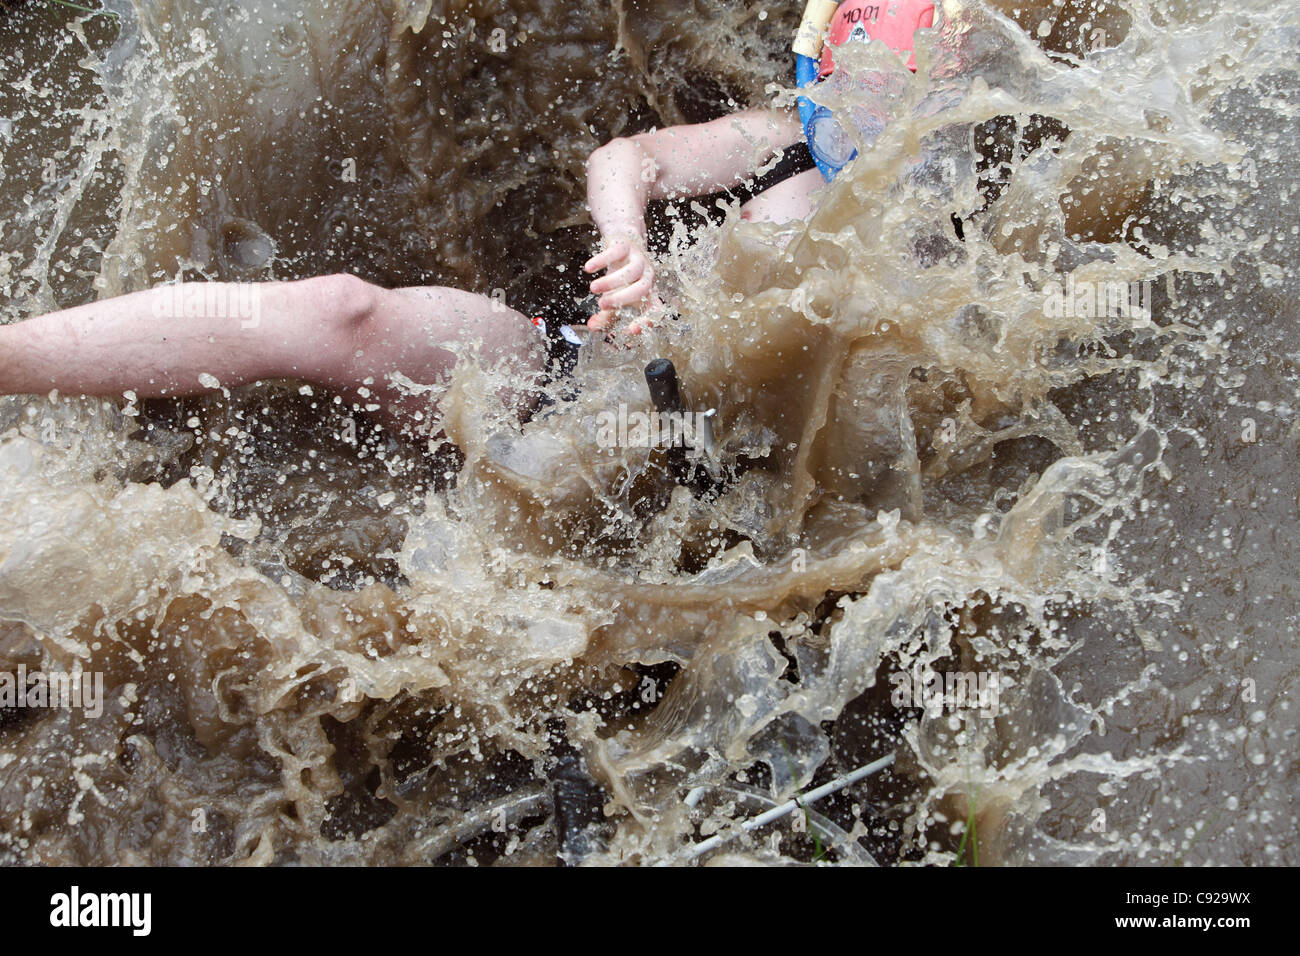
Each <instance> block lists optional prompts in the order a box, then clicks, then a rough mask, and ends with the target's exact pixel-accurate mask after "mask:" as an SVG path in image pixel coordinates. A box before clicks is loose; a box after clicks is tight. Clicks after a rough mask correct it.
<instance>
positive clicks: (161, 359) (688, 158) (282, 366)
mask: <svg viewBox="0 0 1300 956" xmlns="http://www.w3.org/2000/svg"><path fill="white" fill-rule="evenodd" d="M802 135H803V132H802V129H801V127H800V125H799V122H798V120H797V119H796V118H794V116H793V114H790V113H783V112H776V111H764V110H754V111H746V112H741V113H736V114H733V115H731V116H726V117H723V118H721V119H718V120H714V121H712V122H709V123H701V124H696V125H691V126H678V127H671V128H669V129H664V130H659V131H656V132H652V133H642V134H640V135H637V136H632V137H628V138H619V139H615V140H613V141H611V142H609V143H607V144H606V145H604V146H601V147H600V148H598V149H597V150H595V151H594V152H593V153H592V154H591V157H590V158H589V160H588V200H589V203H590V207H591V215H592V219H593V220H594V221H595V223H596V225H597V227H598V228H599V230H600V233H601V236H602V240H603V243H604V249H603V251H602V252H601V253H599V254H598V255H596V256H595V257H593V258H592V259H591V260H589V261H588V262H587V264H586V266H585V268H586V271H587V272H589V273H593V272H598V271H600V270H602V269H608V270H609V271H608V273H607V274H606V275H605V276H603V277H601V278H599V279H596V280H595V281H593V282H592V283H591V290H592V292H593V293H594V294H597V295H599V296H600V311H599V312H598V313H597V314H596V315H594V316H592V317H591V319H590V320H589V322H588V324H589V325H590V326H591V327H593V328H596V329H608V328H609V327H610V325H611V323H612V321H613V318H614V313H615V310H617V309H621V308H626V307H641V308H643V309H645V310H646V311H645V312H643V313H642V315H641V316H640V317H639V318H637V319H636V320H633V321H632V322H630V323H629V324H628V325H627V326H626V327H625V331H627V332H629V333H631V334H639V333H640V332H641V331H642V330H644V329H646V328H649V327H651V325H652V324H653V321H654V319H653V306H655V305H658V304H659V299H658V297H657V295H656V294H655V291H654V270H653V266H652V264H651V262H650V260H649V257H648V256H647V254H646V251H645V239H646V224H645V210H646V203H648V202H649V201H650V200H652V199H662V198H672V197H676V196H687V195H700V194H706V193H710V192H714V191H717V190H719V189H722V188H727V187H731V186H735V185H737V184H738V183H740V182H742V181H743V180H744V179H745V178H746V177H747V176H750V175H752V174H753V173H754V171H755V170H757V169H759V168H760V167H762V166H763V165H764V164H765V163H767V162H768V161H770V160H771V159H772V158H773V157H774V156H775V155H776V153H777V151H778V150H780V149H782V148H784V147H785V146H787V145H789V144H791V143H794V142H797V141H798V140H799V139H800V138H801V137H802ZM820 185H821V177H820V174H818V173H817V171H816V170H809V171H808V172H804V173H800V174H799V175H797V176H794V177H792V178H790V179H788V180H786V181H785V182H783V183H780V184H779V185H777V186H775V187H773V188H772V189H770V190H768V191H766V192H764V193H763V194H761V195H760V196H757V197H755V198H754V199H752V200H751V201H750V202H749V203H747V204H746V205H745V206H744V207H743V209H742V213H741V214H742V218H746V219H754V220H770V221H776V222H783V221H788V220H791V219H802V218H805V217H806V216H807V215H808V213H809V211H810V210H811V208H812V199H811V196H812V193H813V191H814V190H815V189H816V188H817V187H818V186H820ZM204 285H205V290H204V291H205V292H206V291H208V290H207V288H206V286H207V284H204ZM188 291H190V289H189V287H188V286H186V285H184V284H182V285H181V287H180V291H179V293H178V291H177V286H163V287H158V288H154V289H148V290H144V291H141V292H135V293H131V294H129V295H123V296H118V297H115V298H111V299H103V300H100V301H97V302H91V303H88V304H86V305H81V306H76V307H73V308H70V309H63V310H61V311H57V312H51V313H48V314H46V315H41V316H37V317H34V318H31V319H27V320H25V321H22V322H17V323H13V324H10V325H0V394H8V395H22V394H33V395H44V394H48V393H49V392H51V391H58V392H60V393H63V394H78V395H96V396H104V397H119V396H121V395H122V394H123V393H125V392H128V391H129V392H133V393H134V394H135V395H136V396H137V397H139V398H152V397H160V396H179V395H187V394H194V393H198V392H203V391H206V390H210V389H211V388H214V387H216V386H213V385H212V380H213V379H215V380H216V382H217V383H219V386H220V387H222V388H234V387H236V386H240V385H247V384H251V383H254V382H258V381H263V380H267V379H277V378H292V379H298V380H302V381H306V382H312V383H315V384H319V385H323V386H325V387H327V388H330V389H332V390H334V391H337V392H339V393H340V394H342V395H343V396H344V397H345V398H347V399H348V400H349V402H351V403H355V404H356V405H357V406H358V407H360V408H367V407H369V408H368V410H369V411H372V412H373V413H374V414H375V415H376V416H377V417H378V418H379V420H380V421H382V422H383V423H384V424H385V425H386V426H388V427H391V428H394V429H396V430H399V431H403V432H408V433H413V434H423V433H425V432H426V431H427V430H428V426H429V422H430V421H431V419H432V418H433V415H432V412H433V409H432V407H431V404H430V402H429V401H428V399H427V398H421V397H420V396H412V395H409V394H408V393H407V392H405V391H403V390H402V388H401V387H400V385H399V384H398V381H397V379H398V378H401V377H404V378H406V379H409V380H411V381H413V382H416V383H420V384H432V383H433V382H436V381H439V380H440V379H445V378H446V376H447V375H448V373H450V371H451V370H452V368H453V367H454V366H455V364H456V361H457V356H458V355H459V354H462V353H464V352H465V351H466V350H467V349H472V350H474V351H476V353H477V355H478V358H479V360H480V361H482V362H484V363H486V364H493V365H495V364H505V365H506V366H507V368H508V369H509V371H510V373H511V379H512V380H513V381H518V382H520V383H521V385H520V389H519V391H518V392H517V393H511V394H502V395H501V396H500V397H501V398H502V400H503V401H505V402H508V403H521V402H522V401H524V400H525V399H526V397H527V392H528V388H529V385H530V384H531V382H532V381H533V380H534V379H535V376H536V375H538V374H539V373H540V372H541V370H542V369H543V367H544V363H545V355H544V349H543V347H542V344H541V342H540V340H539V338H538V336H537V335H536V334H535V333H534V331H533V329H532V328H531V326H530V324H529V321H528V319H527V317H525V316H524V315H523V314H521V313H519V312H516V311H515V310H513V309H509V308H506V307H505V306H503V305H502V304H501V303H499V302H496V301H494V300H492V299H489V298H487V297H485V296H480V295H475V294H473V293H469V292H462V291H460V290H457V289H448V288H442V287H433V286H426V287H416V288H406V289H383V288H380V287H378V286H375V285H372V284H370V283H367V282H364V281H362V280H361V279H358V278H356V277H355V276H350V275H343V274H339V275H328V276H320V277H317V278H312V279H302V280H298V281H293V282H266V283H259V284H257V286H256V295H257V303H258V316H257V321H256V322H252V321H250V320H249V317H248V316H247V315H241V314H226V313H222V312H221V310H212V309H200V310H198V314H193V313H189V312H183V313H182V314H177V313H178V310H177V308H176V303H177V302H178V301H183V298H184V295H185V293H186V292H188ZM211 291H213V292H226V291H233V289H232V287H229V286H226V287H224V288H221V289H217V288H213V289H212V290H211ZM243 291H244V293H245V295H247V293H248V287H244V289H243ZM234 298H235V297H234V296H231V297H230V299H234ZM218 300H219V301H227V296H225V295H221V296H218ZM228 311H229V310H227V312H228ZM201 376H202V377H203V378H202V379H201V378H200V377H201ZM208 376H210V377H211V378H208Z"/></svg>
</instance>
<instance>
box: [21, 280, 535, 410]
mask: <svg viewBox="0 0 1300 956" xmlns="http://www.w3.org/2000/svg"><path fill="white" fill-rule="evenodd" d="M185 291H187V290H186V289H185V288H184V287H182V289H181V291H180V293H178V292H177V289H176V287H175V286H162V287H158V288H154V289H148V290H145V291H142V292H135V293H131V294H130V295H123V296H118V297H116V298H112V299H104V300H101V301H98V302H92V303H89V304H87V305H81V306H76V307H75V308H71V309H64V310H62V311H59V312H51V313H48V314H46V315H42V316H37V317H35V318H31V319H28V320H26V321H23V322H17V323H14V324H12V325H0V393H2V394H11V395H21V394H46V393H48V392H50V391H51V390H58V391H59V392H62V393H70V394H80V395H100V396H121V395H122V394H123V393H124V392H127V391H131V392H134V393H135V394H136V395H137V396H138V397H140V398H152V397H157V396H176V395H186V394H193V393H196V392H202V391H205V390H208V389H209V388H211V387H213V386H212V385H211V383H210V381H209V382H208V384H205V383H204V382H202V381H200V376H201V375H202V376H205V377H206V376H211V377H212V378H214V379H216V380H217V382H218V383H220V386H221V387H224V388H231V387H234V386H238V385H247V384H250V383H252V382H256V381H261V380H265V379H274V378H293V379H300V380H303V381H307V382H313V383H316V384H319V385H323V386H326V387H327V388H330V389H333V390H336V391H338V392H339V393H341V394H342V395H344V396H345V397H346V398H348V400H349V401H350V402H354V403H355V404H357V405H358V407H362V408H365V407H366V406H367V405H369V406H377V408H374V407H372V408H371V409H370V410H371V411H373V413H374V414H376V415H377V416H378V418H379V419H380V420H381V421H382V422H384V423H385V424H386V425H387V426H389V427H392V428H395V429H399V430H403V431H411V432H415V433H422V432H423V431H426V430H427V428H428V423H429V420H430V418H431V415H430V414H429V412H430V411H431V409H430V408H429V404H428V402H427V401H422V400H421V399H420V398H419V397H418V396H410V395H408V394H406V393H405V392H403V391H402V389H401V388H400V387H399V386H398V385H397V383H396V382H395V381H394V379H393V377H392V376H393V375H394V373H396V374H398V375H401V376H405V377H406V378H408V379H410V380H412V381H414V382H416V383H420V384H431V383H433V382H436V381H438V380H439V379H440V378H445V376H446V375H447V373H449V372H450V371H451V369H452V368H453V367H454V365H455V363H456V358H457V353H458V352H464V351H466V350H467V349H476V350H477V351H478V354H479V357H480V359H481V360H483V361H485V362H486V363H489V364H495V363H506V364H507V365H508V367H509V368H510V370H511V372H512V373H513V374H512V380H516V381H521V382H524V381H527V380H528V378H529V377H530V376H531V375H533V374H535V373H537V372H539V371H540V370H541V369H542V367H543V364H544V355H543V350H542V347H541V344H540V342H539V341H538V338H537V336H536V334H535V333H534V331H533V329H532V327H531V326H530V324H529V322H528V319H527V318H526V317H524V316H523V315H522V314H520V313H518V312H516V311H514V310H513V309H508V308H505V307H504V306H502V305H501V304H500V303H498V302H495V301H494V300H492V299H489V298H487V297H485V296H480V295H475V294H473V293H469V292H462V291H460V290H457V289H447V288H441V287H434V286H425V287H414V288H406V289H382V288H380V287H378V286H375V285H372V284H370V283H368V282H364V281H362V280H361V279H358V278H356V277H355V276H350V275H328V276H320V277H317V278H312V279H302V280H299V281H296V282H264V283H258V284H257V285H256V286H255V287H254V291H255V293H256V296H257V299H256V301H257V304H258V313H257V318H256V321H255V322H254V321H252V320H250V318H249V316H248V315H247V314H238V310H226V311H227V312H230V313H231V314H199V315H193V314H189V315H176V314H174V313H175V312H176V307H175V303H176V302H178V301H181V300H183V295H184V292H185ZM201 291H202V292H204V293H207V292H208V291H209V289H208V287H207V286H206V284H204V288H203V289H202V290H201ZM211 291H213V292H224V291H229V292H231V293H234V291H235V287H233V286H229V285H227V286H225V287H224V289H220V290H218V289H213V290H211ZM243 292H244V296H245V298H247V296H248V294H249V289H248V287H244V290H243ZM231 300H232V301H237V298H236V297H235V296H233V295H232V296H231ZM218 301H226V298H225V297H224V296H223V297H220V298H219V299H218ZM199 311H204V312H207V311H219V310H199ZM501 397H502V398H503V400H505V401H508V402H513V401H516V400H518V399H519V398H521V397H522V396H521V395H503V396H501Z"/></svg>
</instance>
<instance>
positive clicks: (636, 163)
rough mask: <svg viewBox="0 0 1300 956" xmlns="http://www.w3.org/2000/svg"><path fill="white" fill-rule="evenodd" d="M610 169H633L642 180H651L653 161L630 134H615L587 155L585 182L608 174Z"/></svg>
mask: <svg viewBox="0 0 1300 956" xmlns="http://www.w3.org/2000/svg"><path fill="white" fill-rule="evenodd" d="M611 170H628V171H634V172H635V173H636V174H637V176H638V178H639V179H640V180H641V181H642V182H653V181H654V174H655V172H656V170H655V163H654V159H653V157H651V155H650V153H649V152H648V151H647V150H646V148H645V147H644V146H642V145H641V143H639V142H638V141H637V139H636V137H632V136H616V137H614V138H613V139H611V140H610V141H609V142H608V143H605V144H604V145H603V146H597V147H596V148H595V149H594V150H592V151H591V154H590V155H589V156H588V157H587V182H588V183H589V184H590V183H592V182H593V180H595V179H599V178H602V177H603V176H607V175H609V173H610V171H611Z"/></svg>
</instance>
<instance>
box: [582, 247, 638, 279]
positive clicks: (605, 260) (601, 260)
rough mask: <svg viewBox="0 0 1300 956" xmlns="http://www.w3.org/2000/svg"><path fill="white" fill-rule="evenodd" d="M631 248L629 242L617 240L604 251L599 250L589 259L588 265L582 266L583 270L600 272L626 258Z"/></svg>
mask: <svg viewBox="0 0 1300 956" xmlns="http://www.w3.org/2000/svg"><path fill="white" fill-rule="evenodd" d="M631 250H632V247H631V246H630V245H629V244H628V243H626V242H623V241H619V242H615V243H613V244H612V245H611V246H609V247H608V248H607V249H605V250H604V251H603V252H598V253H596V255H594V256H592V257H591V258H590V259H588V260H587V263H586V265H584V266H583V267H582V268H583V271H585V272H599V271H600V270H601V269H607V268H609V266H611V265H613V264H614V263H615V262H621V261H622V260H624V259H626V258H627V256H628V253H629V252H630V251H631Z"/></svg>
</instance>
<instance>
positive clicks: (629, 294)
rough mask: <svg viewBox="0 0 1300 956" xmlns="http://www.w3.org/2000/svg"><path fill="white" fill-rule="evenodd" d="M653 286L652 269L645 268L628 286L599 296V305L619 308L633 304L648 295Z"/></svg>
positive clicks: (606, 307)
mask: <svg viewBox="0 0 1300 956" xmlns="http://www.w3.org/2000/svg"><path fill="white" fill-rule="evenodd" d="M653 286H654V270H653V269H651V268H646V270H645V272H644V273H642V275H641V278H639V279H638V280H637V281H636V282H633V283H632V284H631V285H629V286H624V287H623V288H621V289H619V290H617V291H616V292H611V293H608V294H607V295H603V296H601V297H600V307H601V308H602V309H621V308H623V307H624V306H628V305H635V304H636V303H638V302H640V301H642V300H643V299H645V298H647V297H648V296H649V295H650V290H651V289H652V288H653Z"/></svg>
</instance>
